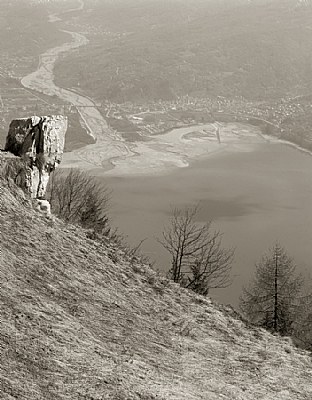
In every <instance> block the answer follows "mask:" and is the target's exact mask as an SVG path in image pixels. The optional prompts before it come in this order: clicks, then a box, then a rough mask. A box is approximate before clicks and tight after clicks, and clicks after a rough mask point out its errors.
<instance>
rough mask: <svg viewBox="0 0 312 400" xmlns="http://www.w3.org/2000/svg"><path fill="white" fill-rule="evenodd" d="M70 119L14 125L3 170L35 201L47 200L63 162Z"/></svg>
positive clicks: (43, 119)
mask: <svg viewBox="0 0 312 400" xmlns="http://www.w3.org/2000/svg"><path fill="white" fill-rule="evenodd" d="M66 130H67V117H64V116H63V115H49V116H42V117H38V116H33V117H30V118H21V119H15V120H13V121H12V122H11V124H10V127H9V132H8V135H7V139H6V144H5V148H4V152H2V157H1V160H0V169H1V170H2V171H4V170H5V174H6V175H7V176H10V177H11V178H12V179H13V180H14V181H15V183H17V184H18V185H19V186H20V187H21V188H22V189H23V190H25V191H27V192H28V193H29V194H30V196H31V197H32V198H34V199H36V198H37V199H41V198H42V197H44V195H45V192H46V189H47V185H48V182H49V177H50V174H51V172H52V171H53V170H54V169H55V168H56V166H57V165H58V164H59V163H60V162H61V159H62V154H63V151H64V143H65V134H66Z"/></svg>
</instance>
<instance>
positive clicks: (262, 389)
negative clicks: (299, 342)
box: [0, 181, 312, 400]
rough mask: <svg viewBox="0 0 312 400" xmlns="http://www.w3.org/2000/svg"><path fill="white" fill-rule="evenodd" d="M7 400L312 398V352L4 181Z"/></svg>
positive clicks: (0, 244) (2, 370) (0, 216)
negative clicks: (37, 204)
mask: <svg viewBox="0 0 312 400" xmlns="http://www.w3.org/2000/svg"><path fill="white" fill-rule="evenodd" d="M0 226H1V230H0V349H1V351H0V358H1V360H0V397H1V398H2V399H6V400H9V399H10V400H12V399H29V400H37V399H38V400H39V399H40V400H41V399H42V400H43V399H44V400H49V399H51V400H52V399H53V400H58V399H89V400H90V399H145V400H147V399H150V400H152V399H179V400H180V399H187V400H190V399H211V400H214V399H222V398H230V399H253V400H254V399H264V398H265V399H274V400H275V399H290V398H291V399H306V400H308V399H310V398H311V396H312V383H311V382H312V365H311V358H310V356H309V354H308V353H306V352H303V351H299V350H297V349H295V348H294V347H293V346H292V344H291V343H290V342H289V341H288V340H286V339H285V338H284V339H283V338H280V337H277V336H272V335H271V334H269V333H268V332H266V331H264V330H262V329H256V328H253V327H247V326H246V324H245V323H244V322H243V321H242V320H241V319H239V318H238V317H237V316H236V315H233V314H234V312H233V311H232V310H231V309H229V308H224V307H221V306H218V305H215V304H213V303H212V302H211V301H210V300H209V299H207V298H204V297H201V296H199V295H196V294H194V293H193V292H189V291H187V290H185V289H181V288H180V287H179V286H178V285H176V284H174V283H173V282H172V281H169V280H167V279H165V278H162V277H160V276H158V275H157V274H156V273H155V272H154V271H152V270H151V269H150V268H149V267H147V266H146V265H143V264H142V263H141V262H140V261H139V260H138V259H136V258H132V259H129V257H128V258H127V257H126V254H125V252H124V251H123V250H121V249H119V248H117V247H116V246H114V245H113V244H112V243H101V242H97V241H94V240H91V239H88V238H87V237H86V234H85V232H84V231H83V230H81V229H78V228H77V227H74V226H72V225H66V224H65V223H63V222H62V221H60V220H57V219H47V218H45V217H44V216H43V215H41V214H40V213H38V212H35V211H34V210H33V209H32V206H31V202H30V201H29V200H28V199H27V198H26V197H25V195H24V194H23V193H22V192H21V191H20V190H19V189H17V188H16V187H15V186H14V185H13V184H12V183H8V182H5V181H1V184H0Z"/></svg>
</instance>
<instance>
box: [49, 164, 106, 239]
mask: <svg viewBox="0 0 312 400" xmlns="http://www.w3.org/2000/svg"><path fill="white" fill-rule="evenodd" d="M46 197H47V200H49V202H50V204H51V207H52V210H53V212H54V213H55V214H56V215H58V216H59V217H60V218H62V219H64V220H65V221H67V222H72V223H77V224H79V225H81V226H83V227H85V228H92V229H93V230H94V231H95V232H98V233H101V232H102V233H104V232H105V231H106V230H107V229H109V226H108V217H107V211H108V206H109V201H110V192H109V191H108V189H107V188H106V187H104V186H103V185H101V184H100V183H99V182H98V181H97V180H96V179H95V178H93V177H92V176H90V175H88V174H87V173H85V172H82V171H80V170H79V169H70V170H69V172H66V171H62V170H56V171H54V172H53V174H52V175H51V177H50V180H49V186H48V191H47V195H46Z"/></svg>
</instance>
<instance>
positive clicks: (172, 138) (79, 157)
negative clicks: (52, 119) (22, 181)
mask: <svg viewBox="0 0 312 400" xmlns="http://www.w3.org/2000/svg"><path fill="white" fill-rule="evenodd" d="M83 8H84V3H83V1H79V6H78V8H76V9H75V10H69V11H68V12H71V11H78V10H82V9H83ZM63 14H64V13H63ZM63 14H61V15H57V14H54V15H51V16H50V22H51V23H54V22H59V21H61V20H62V19H61V16H62V15H63ZM62 32H65V33H67V34H68V35H69V36H70V37H71V41H68V42H66V43H64V44H62V45H61V46H57V47H54V48H52V49H49V50H47V51H46V52H44V53H43V54H42V55H41V56H40V59H39V64H38V68H37V70H36V71H34V72H32V73H31V74H29V75H27V76H25V77H24V78H23V79H22V80H21V83H22V84H23V86H24V87H26V88H29V89H32V90H36V91H38V92H41V93H44V94H45V95H48V96H57V97H58V98H59V99H61V100H62V102H64V103H66V104H71V105H72V106H74V107H77V110H78V112H79V114H80V116H81V118H82V120H83V121H84V123H85V126H86V127H87V129H88V132H89V134H90V135H91V136H92V137H93V139H94V140H95V143H94V144H90V145H87V146H85V147H83V148H81V149H77V150H73V151H72V152H70V153H65V154H64V157H63V164H62V165H63V166H64V167H74V166H77V167H80V168H83V169H98V171H97V173H99V174H103V173H105V174H108V175H129V174H132V175H133V174H134V175H142V174H143V175H151V174H160V173H164V172H167V171H168V170H171V169H174V168H179V167H186V166H188V165H189V163H190V162H191V161H194V160H198V159H199V158H203V157H208V156H211V155H215V154H219V153H220V152H224V151H226V152H237V151H251V150H252V149H253V148H254V146H255V145H257V144H259V143H264V142H266V141H274V142H275V141H276V140H277V139H275V138H269V137H264V136H263V135H261V133H260V130H259V129H258V128H256V127H253V126H251V125H247V124H239V123H223V124H219V128H218V127H216V126H215V124H206V125H197V126H193V127H184V128H178V129H173V130H172V131H169V132H166V133H164V134H162V135H155V136H150V137H148V138H146V139H148V140H145V141H144V142H136V143H133V142H131V143H129V142H126V141H125V140H124V139H123V138H122V137H121V136H120V135H119V134H118V133H117V132H116V131H114V130H112V129H110V128H109V126H108V125H107V122H106V120H105V118H104V117H103V115H102V114H101V113H100V112H99V110H98V109H97V107H96V105H95V104H94V102H93V101H92V99H90V98H88V97H86V96H83V95H81V94H79V93H76V92H75V91H73V90H70V89H65V88H61V87H59V86H57V85H56V84H55V82H54V66H55V63H56V61H57V60H58V58H59V57H60V56H61V55H64V54H67V53H69V52H71V51H72V50H74V49H77V48H79V47H81V46H86V45H87V44H88V42H89V41H88V39H87V38H86V37H85V36H84V35H82V34H81V33H77V32H71V31H68V30H62ZM219 134H220V136H221V142H220V143H219V140H218V135H219ZM287 144H290V143H287Z"/></svg>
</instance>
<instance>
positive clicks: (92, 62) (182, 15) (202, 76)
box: [56, 0, 312, 102]
mask: <svg viewBox="0 0 312 400" xmlns="http://www.w3.org/2000/svg"><path fill="white" fill-rule="evenodd" d="M86 7H87V10H88V12H84V13H81V14H76V15H75V20H74V22H73V27H74V28H75V29H77V30H79V29H80V30H82V31H83V32H84V33H86V34H87V35H88V37H89V39H90V45H88V46H87V47H85V48H80V49H79V51H77V52H76V53H74V54H71V55H69V56H68V57H65V58H64V59H62V60H60V61H59V64H58V65H57V68H56V77H57V83H58V85H60V86H67V87H68V86H70V87H78V86H79V87H80V88H81V89H83V90H84V91H85V92H86V93H88V94H89V95H90V96H92V97H95V98H97V99H99V100H105V99H108V100H110V101H115V102H125V101H136V102H140V101H142V102H145V101H150V100H157V99H165V100H166V99H173V98H175V97H176V96H180V95H184V94H190V95H193V96H219V95H220V96H226V97H233V96H244V97H246V98H247V99H251V100H267V99H275V98H280V97H283V96H296V95H300V94H306V93H308V92H309V91H311V90H312V86H311V82H312V41H311V32H312V24H311V21H312V7H309V4H308V3H303V2H301V3H298V1H297V0H285V1H278V0H270V1H269V0H255V1H252V2H249V1H241V2H237V1H232V2H221V3H220V2H216V1H210V2H203V1H199V2H192V1H190V2H187V4H186V3H185V2H184V3H181V2H180V1H174V0H172V1H168V2H165V3H164V2H160V1H156V0H155V1H149V2H141V1H139V2H133V1H129V2H123V1H116V2H109V1H104V2H98V3H97V2H94V1H89V2H86Z"/></svg>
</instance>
